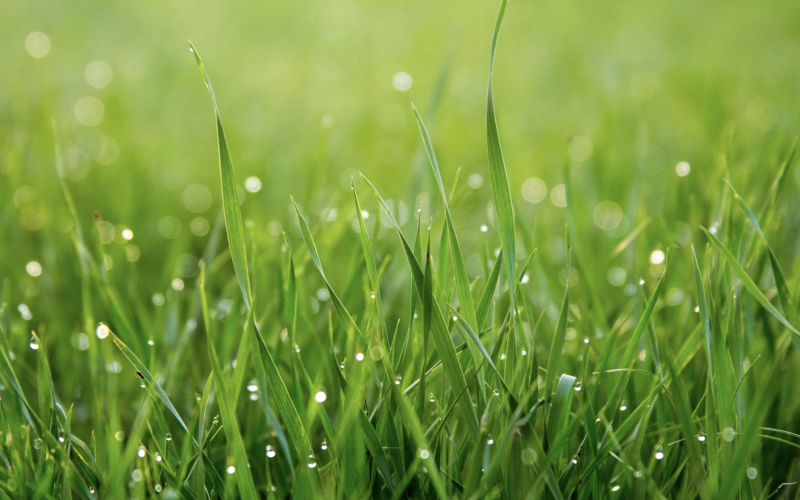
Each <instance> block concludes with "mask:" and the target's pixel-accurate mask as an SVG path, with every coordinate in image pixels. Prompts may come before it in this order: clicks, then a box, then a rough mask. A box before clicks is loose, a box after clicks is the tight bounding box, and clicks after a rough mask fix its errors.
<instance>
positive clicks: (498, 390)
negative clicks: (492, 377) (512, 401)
mask: <svg viewBox="0 0 800 500" xmlns="http://www.w3.org/2000/svg"><path fill="white" fill-rule="evenodd" d="M492 393H493V394H494V395H495V396H499V395H500V389H495V390H494V391H492Z"/></svg>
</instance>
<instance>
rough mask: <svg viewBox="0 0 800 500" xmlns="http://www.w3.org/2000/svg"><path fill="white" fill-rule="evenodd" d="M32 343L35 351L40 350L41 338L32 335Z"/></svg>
mask: <svg viewBox="0 0 800 500" xmlns="http://www.w3.org/2000/svg"><path fill="white" fill-rule="evenodd" d="M30 345H31V349H33V350H34V351H38V350H39V339H37V338H36V337H31V344H30Z"/></svg>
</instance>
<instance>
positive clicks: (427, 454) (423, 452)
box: [417, 448, 431, 460]
mask: <svg viewBox="0 0 800 500" xmlns="http://www.w3.org/2000/svg"><path fill="white" fill-rule="evenodd" d="M417 455H419V458H421V459H422V460H425V459H427V458H428V457H430V456H431V454H430V452H429V451H428V450H426V449H425V448H420V450H419V451H418V452H417Z"/></svg>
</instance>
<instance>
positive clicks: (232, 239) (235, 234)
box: [189, 42, 253, 309]
mask: <svg viewBox="0 0 800 500" xmlns="http://www.w3.org/2000/svg"><path fill="white" fill-rule="evenodd" d="M189 48H190V49H191V51H192V54H194V58H195V59H196V60H197V66H198V67H199V68H200V72H201V73H202V74H203V80H204V81H205V84H206V88H207V89H208V93H209V95H210V96H211V102H212V103H213V104H214V117H215V119H216V123H217V146H218V148H219V175H220V180H221V182H222V207H223V213H224V214H225V229H226V231H227V233H228V248H229V249H230V252H231V260H232V261H233V268H234V270H235V271H236V278H237V279H238V280H239V287H240V288H241V289H242V296H244V301H245V305H246V306H247V308H248V309H249V308H250V307H251V305H252V298H253V297H252V292H251V291H250V275H249V273H248V271H247V252H246V250H245V241H244V228H243V227H242V212H241V210H240V209H239V195H238V194H237V192H236V175H235V174H234V172H233V161H232V160H231V152H230V150H229V149H228V140H227V139H226V138H225V130H224V129H223V128H222V119H221V118H220V115H219V108H218V107H217V98H216V97H215V96H214V89H213V88H212V87H211V80H210V79H209V77H208V72H207V71H206V68H205V66H204V65H203V61H202V60H201V59H200V54H199V53H198V52H197V49H195V47H194V45H193V44H192V42H189Z"/></svg>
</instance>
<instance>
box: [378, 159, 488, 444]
mask: <svg viewBox="0 0 800 500" xmlns="http://www.w3.org/2000/svg"><path fill="white" fill-rule="evenodd" d="M362 178H364V182H366V183H367V185H368V186H369V187H370V189H371V190H372V193H373V194H374V195H375V197H376V198H377V199H378V203H380V205H381V207H383V209H384V211H386V214H387V215H388V216H389V218H390V219H391V221H392V223H393V224H394V227H395V229H396V230H397V234H398V236H399V237H400V241H401V242H402V244H403V250H404V251H405V254H406V259H407V260H408V265H409V267H410V268H411V275H412V277H413V278H414V282H415V284H416V286H417V290H418V291H419V290H423V289H424V284H423V283H424V280H425V278H424V275H423V273H422V268H421V267H420V265H419V262H417V258H416V257H415V256H414V253H413V251H412V250H411V247H410V246H409V245H408V241H407V240H406V238H405V236H403V232H402V231H401V230H400V225H399V224H398V223H397V220H396V219H395V217H394V215H393V214H392V212H391V211H390V210H389V207H388V206H387V205H386V202H385V201H384V200H383V197H382V196H381V195H380V193H378V190H377V189H375V186H373V185H372V183H371V182H370V181H369V180H368V179H367V178H366V177H364V176H363V174H362ZM433 305H434V307H433V309H434V313H433V319H432V324H431V336H432V337H433V342H434V344H435V345H436V351H437V352H438V353H439V356H440V357H441V359H442V365H443V366H444V371H445V373H446V375H447V378H448V380H449V381H450V384H451V385H452V389H453V391H454V392H455V393H457V394H458V393H460V392H461V391H462V390H463V389H464V388H465V387H466V386H467V381H466V379H465V378H464V372H463V371H462V370H461V365H460V364H459V361H458V356H457V355H456V350H455V346H454V345H453V340H452V339H451V338H450V332H449V331H448V330H447V326H446V325H445V322H444V318H443V317H442V314H441V308H440V307H439V304H438V301H437V300H436V297H434V298H433ZM459 408H460V409H461V413H462V416H463V417H464V420H465V424H466V426H467V429H469V431H470V434H471V435H472V436H473V437H477V436H478V434H479V427H480V426H479V425H478V416H477V414H476V413H475V407H474V406H472V398H471V397H468V396H465V397H463V398H460V399H459Z"/></svg>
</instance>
